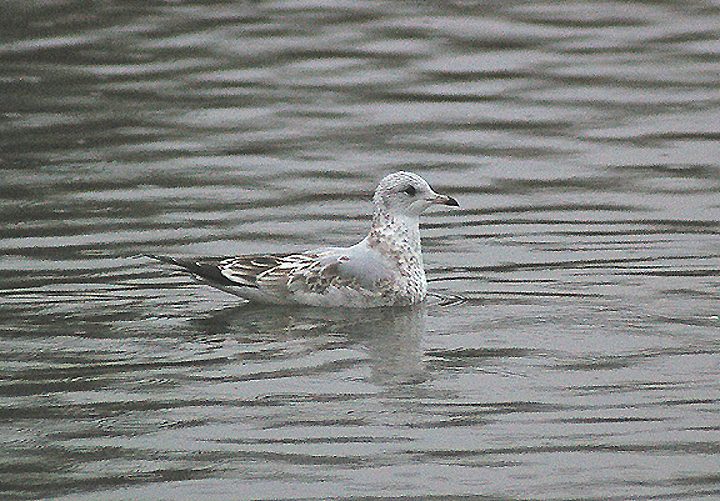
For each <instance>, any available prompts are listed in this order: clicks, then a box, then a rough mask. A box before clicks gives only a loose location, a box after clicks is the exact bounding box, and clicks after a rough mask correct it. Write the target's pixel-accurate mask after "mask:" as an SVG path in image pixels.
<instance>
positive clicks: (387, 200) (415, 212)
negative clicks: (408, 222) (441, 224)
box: [373, 171, 459, 217]
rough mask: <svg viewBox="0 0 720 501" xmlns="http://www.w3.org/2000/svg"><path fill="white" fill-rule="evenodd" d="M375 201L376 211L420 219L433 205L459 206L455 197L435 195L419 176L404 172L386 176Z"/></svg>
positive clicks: (378, 189)
mask: <svg viewBox="0 0 720 501" xmlns="http://www.w3.org/2000/svg"><path fill="white" fill-rule="evenodd" d="M373 201H374V202H375V207H376V210H381V211H383V212H386V213H387V214H390V215H397V216H405V217H418V216H420V214H422V213H423V211H425V209H427V208H428V207H430V206H431V205H450V206H452V207H458V206H459V204H458V203H457V200H455V199H454V198H453V197H450V196H448V195H440V194H438V193H435V192H434V191H433V189H432V188H430V185H429V184H428V183H427V181H425V180H424V179H423V178H421V177H420V176H418V175H417V174H413V173H412V172H403V171H400V172H394V173H393V174H389V175H387V176H385V177H384V178H383V180H382V181H380V184H379V185H378V187H377V190H375V195H374V196H373Z"/></svg>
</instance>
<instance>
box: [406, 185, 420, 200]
mask: <svg viewBox="0 0 720 501" xmlns="http://www.w3.org/2000/svg"><path fill="white" fill-rule="evenodd" d="M416 192H417V190H415V187H414V186H412V185H411V186H408V187H407V188H405V189H404V190H403V193H405V194H406V195H407V196H409V197H414V196H415V193H416Z"/></svg>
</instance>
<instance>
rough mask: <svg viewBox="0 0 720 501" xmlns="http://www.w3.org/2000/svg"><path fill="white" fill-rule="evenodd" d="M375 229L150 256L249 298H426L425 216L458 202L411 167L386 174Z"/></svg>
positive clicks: (327, 301) (321, 301)
mask: <svg viewBox="0 0 720 501" xmlns="http://www.w3.org/2000/svg"><path fill="white" fill-rule="evenodd" d="M373 203H374V205H375V210H374V212H373V218H372V225H371V227H370V232H369V233H368V235H367V236H366V237H365V238H363V239H362V240H361V241H360V242H358V243H357V244H355V245H353V246H351V247H322V248H319V249H314V250H310V251H306V252H300V253H283V254H253V255H244V256H239V257H211V258H196V259H180V258H174V257H167V256H156V255H149V256H148V257H151V258H153V259H156V260H158V261H161V262H164V263H167V264H171V265H174V266H178V267H180V268H182V269H183V270H184V271H186V272H189V273H190V274H192V275H194V276H195V277H196V278H198V279H199V280H200V281H202V282H204V283H206V284H208V285H211V286H213V287H216V288H218V289H221V290H223V291H225V292H229V293H231V294H235V295H236V296H240V297H241V298H243V299H245V300H247V301H253V302H260V303H267V304H279V305H307V306H320V307H349V308H374V307H380V306H410V305H413V304H417V303H420V302H422V301H423V300H424V299H425V296H426V294H427V280H426V278H425V269H424V268H423V259H422V251H421V247H420V227H419V225H420V214H422V213H423V212H424V211H425V210H426V209H427V208H429V207H431V206H433V205H446V206H452V207H459V204H458V202H457V200H455V199H454V198H453V197H450V196H448V195H440V194H438V193H435V192H434V191H433V190H432V188H431V187H430V185H429V184H428V183H427V181H425V180H424V179H423V178H421V177H420V176H418V175H417V174H414V173H412V172H403V171H400V172H395V173H393V174H389V175H388V176H385V177H384V178H383V179H382V181H380V184H379V185H378V187H377V189H376V190H375V194H374V195H373Z"/></svg>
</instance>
